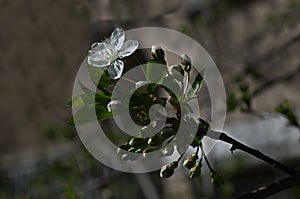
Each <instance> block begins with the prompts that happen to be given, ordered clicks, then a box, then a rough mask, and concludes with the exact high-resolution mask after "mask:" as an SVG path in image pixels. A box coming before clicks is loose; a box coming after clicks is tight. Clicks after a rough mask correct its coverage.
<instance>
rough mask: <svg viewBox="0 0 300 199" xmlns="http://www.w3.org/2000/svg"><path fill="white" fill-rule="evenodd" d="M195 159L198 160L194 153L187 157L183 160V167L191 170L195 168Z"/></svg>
mask: <svg viewBox="0 0 300 199" xmlns="http://www.w3.org/2000/svg"><path fill="white" fill-rule="evenodd" d="M197 159H198V155H197V154H196V153H193V154H192V155H190V156H188V157H187V158H186V159H185V160H184V162H183V166H184V167H186V168H188V169H191V168H192V167H194V166H195V164H196V161H197Z"/></svg>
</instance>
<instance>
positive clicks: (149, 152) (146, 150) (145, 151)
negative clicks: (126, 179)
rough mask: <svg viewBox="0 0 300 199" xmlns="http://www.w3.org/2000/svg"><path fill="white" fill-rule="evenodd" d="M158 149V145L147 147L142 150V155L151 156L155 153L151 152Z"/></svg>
mask: <svg viewBox="0 0 300 199" xmlns="http://www.w3.org/2000/svg"><path fill="white" fill-rule="evenodd" d="M157 150H159V148H158V147H151V148H147V149H145V150H144V151H143V157H144V158H151V157H153V156H154V155H155V153H152V152H154V151H157Z"/></svg>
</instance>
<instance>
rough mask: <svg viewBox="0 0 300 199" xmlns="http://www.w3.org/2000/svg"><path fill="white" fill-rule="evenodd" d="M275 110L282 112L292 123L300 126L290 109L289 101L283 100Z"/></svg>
mask: <svg viewBox="0 0 300 199" xmlns="http://www.w3.org/2000/svg"><path fill="white" fill-rule="evenodd" d="M275 111H276V112H278V113H280V114H282V115H283V116H284V117H285V118H286V119H287V120H288V121H289V122H290V123H291V124H292V125H294V126H297V127H300V125H299V123H298V119H297V116H296V114H295V113H294V111H293V110H292V108H291V105H290V103H289V101H287V100H285V101H284V103H282V104H281V105H279V106H278V107H277V108H276V109H275Z"/></svg>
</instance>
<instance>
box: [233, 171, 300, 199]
mask: <svg viewBox="0 0 300 199" xmlns="http://www.w3.org/2000/svg"><path fill="white" fill-rule="evenodd" d="M295 185H300V174H297V175H295V176H291V177H287V178H285V179H282V180H279V181H276V182H274V183H272V184H269V185H267V186H264V187H260V188H258V189H255V190H253V191H251V192H250V193H246V194H244V195H242V196H239V197H236V198H235V199H251V198H255V199H260V198H265V197H268V196H271V195H273V194H275V193H279V192H281V191H283V190H285V189H288V188H291V187H293V186H295Z"/></svg>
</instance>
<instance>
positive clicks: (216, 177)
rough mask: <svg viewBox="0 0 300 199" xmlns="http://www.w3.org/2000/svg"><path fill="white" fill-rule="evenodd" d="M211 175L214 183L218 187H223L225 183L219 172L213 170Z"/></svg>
mask: <svg viewBox="0 0 300 199" xmlns="http://www.w3.org/2000/svg"><path fill="white" fill-rule="evenodd" d="M210 177H211V180H212V183H213V184H214V185H216V186H217V187H221V186H222V185H224V180H223V178H222V177H221V176H220V175H219V174H218V173H217V172H215V171H211V172H210Z"/></svg>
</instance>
